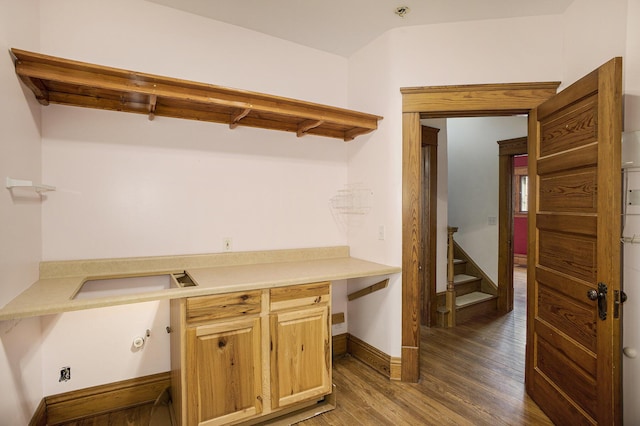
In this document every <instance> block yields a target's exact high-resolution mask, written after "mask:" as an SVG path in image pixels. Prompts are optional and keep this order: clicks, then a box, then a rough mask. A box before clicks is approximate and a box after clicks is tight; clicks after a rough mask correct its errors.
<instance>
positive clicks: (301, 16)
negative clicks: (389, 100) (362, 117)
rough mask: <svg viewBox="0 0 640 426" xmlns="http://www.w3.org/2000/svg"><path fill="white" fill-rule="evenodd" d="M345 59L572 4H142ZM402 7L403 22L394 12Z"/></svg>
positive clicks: (450, 0) (208, 0) (314, 0)
mask: <svg viewBox="0 0 640 426" xmlns="http://www.w3.org/2000/svg"><path fill="white" fill-rule="evenodd" d="M148 1H150V2H153V3H158V4H162V5H165V6H169V7H172V8H175V9H179V10H183V11H186V12H190V13H194V14H197V15H201V16H205V17H208V18H211V19H215V20H217V21H222V22H226V23H229V24H233V25H237V26H240V27H244V28H248V29H251V30H254V31H258V32H261V33H264V34H269V35H271V36H274V37H278V38H281V39H285V40H289V41H292V42H294V43H298V44H302V45H304V46H308V47H312V48H315V49H319V50H323V51H326V52H331V53H335V54H337V55H340V56H345V57H349V56H350V55H351V54H352V53H354V52H356V51H357V50H358V49H360V48H361V47H363V46H365V45H366V44H368V43H369V42H371V41H372V40H374V39H375V38H376V37H378V36H380V35H381V34H383V33H384V32H386V31H388V30H390V29H392V28H397V27H403V26H411V25H425V24H437V23H445V22H460V21H472V20H483V19H501V18H515V17H524V16H538V15H556V14H562V13H563V12H564V11H565V10H566V9H567V7H568V6H569V5H570V4H571V3H572V2H573V0H148ZM400 6H406V7H408V8H409V9H410V10H409V13H407V14H406V15H405V16H404V17H403V18H401V17H399V16H398V15H396V14H395V10H396V8H397V7H400Z"/></svg>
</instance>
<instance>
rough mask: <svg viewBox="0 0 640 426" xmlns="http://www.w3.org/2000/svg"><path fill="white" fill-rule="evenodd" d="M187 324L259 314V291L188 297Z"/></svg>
mask: <svg viewBox="0 0 640 426" xmlns="http://www.w3.org/2000/svg"><path fill="white" fill-rule="evenodd" d="M186 311H187V323H188V324H193V323H200V322H203V321H212V320H217V319H221V318H231V317H240V316H243V315H249V314H259V313H260V311H261V292H260V290H255V291H246V292H237V293H228V294H216V295H213V296H200V297H190V298H188V299H187V308H186Z"/></svg>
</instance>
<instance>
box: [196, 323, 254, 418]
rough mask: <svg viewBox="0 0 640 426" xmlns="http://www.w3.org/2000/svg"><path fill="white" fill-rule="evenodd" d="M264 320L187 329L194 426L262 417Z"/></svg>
mask: <svg viewBox="0 0 640 426" xmlns="http://www.w3.org/2000/svg"><path fill="white" fill-rule="evenodd" d="M260 354H261V347H260V318H246V319H240V320H235V321H229V322H224V323H216V324H210V325H201V326H198V327H189V328H188V329H187V351H186V358H187V360H186V361H187V362H186V364H187V365H186V368H187V380H186V383H187V405H188V409H187V412H188V419H189V421H188V423H189V426H191V425H207V426H211V425H221V424H226V423H229V422H233V421H237V420H240V419H243V418H246V417H251V416H254V415H256V414H260V413H261V412H262V383H261V378H262V370H261V356H260Z"/></svg>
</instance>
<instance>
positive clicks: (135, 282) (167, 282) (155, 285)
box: [73, 274, 172, 299]
mask: <svg viewBox="0 0 640 426" xmlns="http://www.w3.org/2000/svg"><path fill="white" fill-rule="evenodd" d="M171 283H172V279H171V275H170V274H165V275H151V276H143V277H124V278H105V279H95V280H87V281H85V282H84V284H82V287H80V290H79V291H78V292H77V293H76V294H75V296H73V298H74V299H94V298H97V297H108V296H121V295H125V294H137V293H146V292H149V291H155V290H165V289H168V288H171Z"/></svg>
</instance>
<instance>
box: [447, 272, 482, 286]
mask: <svg viewBox="0 0 640 426" xmlns="http://www.w3.org/2000/svg"><path fill="white" fill-rule="evenodd" d="M479 279H480V278H479V277H474V276H473V275H467V274H456V275H454V276H453V283H454V284H460V283H466V282H468V281H475V280H479Z"/></svg>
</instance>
